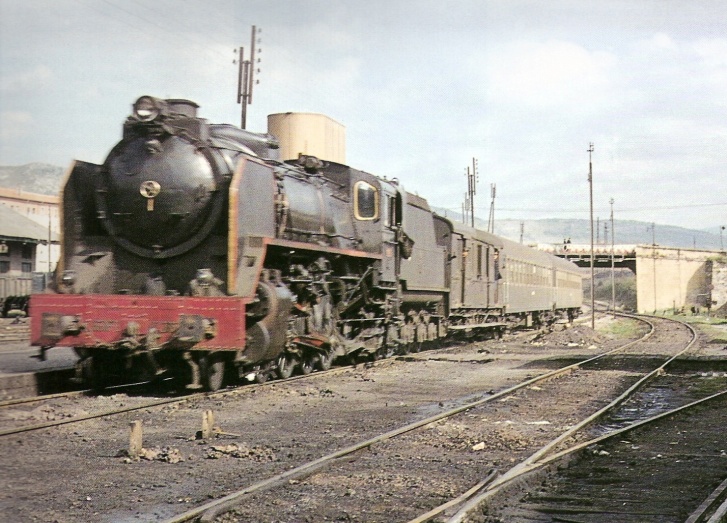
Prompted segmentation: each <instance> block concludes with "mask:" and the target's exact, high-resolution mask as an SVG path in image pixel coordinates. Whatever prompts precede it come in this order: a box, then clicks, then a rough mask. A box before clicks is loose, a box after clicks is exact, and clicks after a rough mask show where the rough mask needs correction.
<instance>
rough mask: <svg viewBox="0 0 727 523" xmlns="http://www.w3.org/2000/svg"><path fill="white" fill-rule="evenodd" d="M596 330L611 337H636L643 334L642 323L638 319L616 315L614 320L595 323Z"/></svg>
mask: <svg viewBox="0 0 727 523" xmlns="http://www.w3.org/2000/svg"><path fill="white" fill-rule="evenodd" d="M596 331H597V332H599V333H601V334H606V335H607V336H610V337H612V338H617V339H621V338H626V339H627V338H637V337H639V336H641V335H642V334H643V331H644V324H643V323H642V322H640V321H638V320H630V319H627V318H619V317H617V318H616V320H615V321H611V322H608V323H601V324H598V325H596Z"/></svg>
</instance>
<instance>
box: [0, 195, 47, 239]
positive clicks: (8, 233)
mask: <svg viewBox="0 0 727 523" xmlns="http://www.w3.org/2000/svg"><path fill="white" fill-rule="evenodd" d="M0 238H4V239H17V240H38V241H48V228H47V227H43V226H42V225H40V224H37V223H35V222H34V221H33V220H31V219H30V218H26V217H25V216H23V215H22V214H20V213H19V212H17V211H14V210H13V209H11V208H10V207H8V206H7V205H3V204H0ZM58 240H59V238H58V234H56V233H51V241H52V242H57V241H58Z"/></svg>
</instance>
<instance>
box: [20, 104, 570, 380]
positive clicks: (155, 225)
mask: <svg viewBox="0 0 727 523" xmlns="http://www.w3.org/2000/svg"><path fill="white" fill-rule="evenodd" d="M198 109H199V106H198V105H197V104H196V103H194V102H192V101H190V100H184V99H161V98H156V97H152V96H142V97H140V98H139V99H137V100H136V101H135V102H134V104H133V105H132V114H131V115H130V116H129V117H128V118H127V119H126V121H125V122H124V124H123V135H122V139H121V140H120V141H119V142H118V143H117V144H116V145H115V146H114V147H113V148H112V149H111V151H110V152H109V154H108V157H107V158H106V160H105V161H104V163H103V164H102V165H98V164H93V163H88V162H83V161H78V160H77V161H74V162H73V163H72V165H71V166H70V167H69V169H68V170H67V174H66V181H65V183H64V185H63V189H62V193H61V210H60V211H61V229H62V234H61V255H60V259H59V262H58V267H57V269H56V272H55V275H54V278H53V281H52V282H51V285H50V286H49V288H48V289H47V290H46V291H45V292H43V293H37V294H34V295H33V296H32V297H31V300H30V316H31V343H32V345H34V346H37V347H39V348H40V352H41V357H43V356H44V355H45V353H46V351H48V350H50V349H52V348H53V347H73V348H74V350H75V352H76V353H77V355H78V357H79V359H78V363H77V366H76V377H77V378H78V379H79V380H82V381H83V382H84V383H86V384H88V385H89V386H93V387H104V386H106V385H108V384H110V383H115V382H117V381H119V380H154V379H163V380H164V381H168V382H171V383H176V384H177V386H178V387H180V388H182V389H184V390H199V389H203V390H208V391H214V390H217V389H219V388H220V387H222V386H223V385H224V384H225V383H226V382H228V381H232V380H250V381H252V380H255V381H259V382H262V381H265V380H267V379H269V378H271V377H275V376H277V377H281V378H286V377H289V376H290V375H292V373H294V372H298V373H303V374H307V373H309V372H311V371H313V370H315V369H328V368H329V367H330V366H331V364H332V363H333V362H334V360H344V359H345V360H347V361H367V360H372V359H377V358H380V357H386V356H390V355H393V354H401V353H406V352H410V351H419V350H422V349H424V348H428V347H431V346H435V345H437V344H438V343H439V342H441V341H442V340H443V339H445V338H447V337H450V336H463V337H474V336H490V335H497V334H501V333H502V331H503V330H505V329H509V328H511V327H514V326H517V325H538V324H546V323H549V322H553V321H556V320H558V319H560V318H565V319H568V320H572V319H573V318H574V317H575V316H577V315H578V314H579V312H580V307H581V304H582V288H581V287H582V283H581V275H580V272H579V270H578V268H577V267H576V266H575V265H573V264H572V263H570V262H568V261H565V260H563V259H560V258H557V257H555V256H552V255H549V254H546V253H544V252H540V251H537V250H534V249H531V248H528V247H525V246H523V245H520V244H518V243H515V242H512V241H509V240H507V239H504V238H500V237H498V236H496V235H494V234H490V233H487V232H485V231H481V230H478V229H475V228H472V227H468V226H466V225H463V224H459V223H454V222H453V221H451V220H450V219H448V218H446V217H444V216H441V215H440V214H438V213H436V212H434V211H433V210H432V209H431V208H430V206H429V204H428V202H427V200H426V199H425V198H423V197H421V196H418V195H416V194H412V193H410V192H407V191H406V190H405V189H404V187H403V185H402V184H401V183H399V181H398V180H396V179H387V178H385V177H380V176H375V175H373V174H370V173H367V172H364V171H361V170H358V169H355V168H352V167H349V166H347V165H343V164H339V163H335V162H332V161H326V160H325V159H320V158H317V157H314V156H310V155H303V154H301V155H299V156H298V158H295V159H285V160H284V159H281V158H280V151H279V142H278V140H277V138H276V137H274V136H272V135H270V134H267V133H253V132H251V131H248V130H244V129H241V128H239V127H236V126H233V125H230V124H213V123H210V122H209V121H208V120H206V119H204V118H200V117H199V116H198V115H197V113H198Z"/></svg>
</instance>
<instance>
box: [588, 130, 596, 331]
mask: <svg viewBox="0 0 727 523" xmlns="http://www.w3.org/2000/svg"><path fill="white" fill-rule="evenodd" d="M588 190H589V195H590V202H591V205H590V208H591V328H592V329H595V328H596V289H595V286H596V271H595V268H594V266H593V258H594V252H593V142H591V143H589V144H588Z"/></svg>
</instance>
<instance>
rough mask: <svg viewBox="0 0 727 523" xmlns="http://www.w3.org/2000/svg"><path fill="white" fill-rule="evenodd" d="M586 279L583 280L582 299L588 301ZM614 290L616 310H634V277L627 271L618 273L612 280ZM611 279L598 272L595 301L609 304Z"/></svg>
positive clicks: (588, 289)
mask: <svg viewBox="0 0 727 523" xmlns="http://www.w3.org/2000/svg"><path fill="white" fill-rule="evenodd" d="M589 283H590V282H589V281H588V279H584V280H583V299H584V301H588V300H589V299H590V292H591V289H590V285H589ZM614 287H615V289H616V308H617V309H622V310H636V276H635V275H634V274H633V273H632V272H631V271H629V270H628V269H627V270H626V271H625V272H621V273H619V274H618V275H617V276H616V278H615V280H614ZM611 297H612V292H611V278H610V275H609V274H608V273H605V272H600V273H599V274H597V275H596V294H595V299H596V301H602V302H606V303H611Z"/></svg>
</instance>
